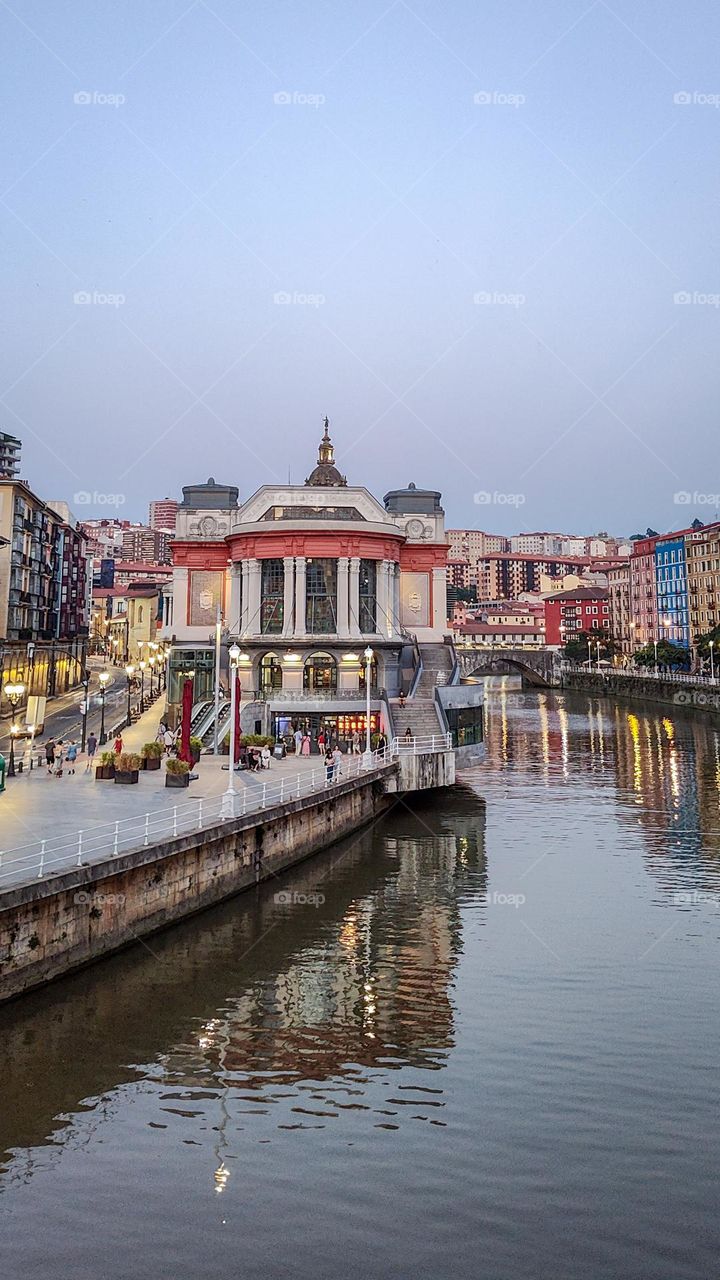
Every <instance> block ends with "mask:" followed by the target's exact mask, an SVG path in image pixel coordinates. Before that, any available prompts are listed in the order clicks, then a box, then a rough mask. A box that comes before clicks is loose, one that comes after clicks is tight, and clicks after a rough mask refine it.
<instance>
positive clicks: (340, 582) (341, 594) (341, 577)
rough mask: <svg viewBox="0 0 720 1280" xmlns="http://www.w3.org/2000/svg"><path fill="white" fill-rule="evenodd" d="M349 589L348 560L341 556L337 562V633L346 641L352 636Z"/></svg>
mask: <svg viewBox="0 0 720 1280" xmlns="http://www.w3.org/2000/svg"><path fill="white" fill-rule="evenodd" d="M348 588H349V582H348V558H347V556H340V557H339V558H338V562H337V633H338V637H339V638H340V639H344V640H346V639H347V638H348V636H349V635H350V614H349V609H350V601H349V597H348Z"/></svg>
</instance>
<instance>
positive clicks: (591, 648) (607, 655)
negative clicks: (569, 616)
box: [563, 627, 617, 663]
mask: <svg viewBox="0 0 720 1280" xmlns="http://www.w3.org/2000/svg"><path fill="white" fill-rule="evenodd" d="M598 640H599V641H600V660H601V662H602V661H605V662H611V661H612V659H613V657H614V655H615V652H616V650H617V644H616V642H615V641H614V640H613V638H612V636H611V635H610V632H609V631H606V630H605V629H604V628H603V627H598V628H597V629H596V630H593V631H578V632H577V634H575V635H573V636H572V637H571V638H570V639H568V641H567V643H566V644H565V647H564V649H563V655H564V657H566V658H567V659H568V661H569V662H578V663H579V662H587V660H588V658H589V659H590V660H591V661H592V662H596V661H597V656H598V650H597V642H598Z"/></svg>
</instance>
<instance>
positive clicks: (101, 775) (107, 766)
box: [95, 751, 115, 782]
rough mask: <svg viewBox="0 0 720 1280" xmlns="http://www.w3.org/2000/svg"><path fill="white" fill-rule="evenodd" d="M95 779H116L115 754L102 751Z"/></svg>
mask: <svg viewBox="0 0 720 1280" xmlns="http://www.w3.org/2000/svg"><path fill="white" fill-rule="evenodd" d="M95 777H96V778H98V779H102V780H104V781H106V782H107V781H110V780H111V779H112V778H114V777H115V752H114V751H101V752H100V763H99V765H97V766H96V768H95Z"/></svg>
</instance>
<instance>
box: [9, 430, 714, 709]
mask: <svg viewBox="0 0 720 1280" xmlns="http://www.w3.org/2000/svg"><path fill="white" fill-rule="evenodd" d="M21 447H22V446H21V441H20V440H19V439H18V438H17V437H15V436H12V435H9V434H7V433H0V646H1V647H2V680H3V682H5V681H6V680H10V679H17V678H19V675H21V676H22V678H23V680H24V682H25V684H26V685H27V689H28V693H41V694H46V695H48V696H54V695H56V694H59V693H62V692H64V691H66V690H67V689H69V688H72V687H74V686H75V685H77V684H79V683H80V682H81V680H82V678H83V672H84V670H85V664H86V660H87V657H88V655H89V654H91V653H107V654H109V655H110V656H111V657H112V658H114V659H115V660H116V661H118V662H124V661H129V660H130V659H135V658H137V656H138V654H139V653H140V651H141V650H142V648H143V646H144V645H147V644H151V643H152V642H153V641H154V639H155V636H156V634H158V633H159V632H161V631H162V630H163V628H167V627H168V626H169V624H170V623H171V621H172V618H173V606H172V597H173V577H174V568H173V549H172V548H173V539H174V537H175V531H176V523H177V517H178V509H179V507H180V503H179V502H178V500H177V499H175V498H173V497H164V498H158V499H156V500H154V501H152V502H151V503H150V505H149V510H148V519H147V523H140V522H136V521H132V520H129V519H121V518H119V517H118V516H117V515H113V516H102V517H93V518H87V519H85V518H82V517H81V516H80V517H79V516H78V514H77V512H73V511H72V510H71V509H70V507H69V505H68V503H67V502H66V501H65V500H62V499H51V498H41V497H40V496H38V495H37V494H36V493H35V492H34V491H33V490H32V488H31V487H30V485H29V483H28V482H27V481H26V480H25V479H22V478H21ZM341 479H342V478H341ZM411 488H412V486H411ZM446 542H447V552H446V581H447V609H446V613H447V630H448V632H450V633H451V634H452V635H453V638H454V639H455V640H456V641H457V642H459V643H461V644H472V645H487V646H524V647H547V648H567V646H568V645H571V644H572V642H573V641H574V640H575V641H578V642H579V641H580V640H581V638H583V639H584V641H585V642H586V644H587V649H588V659H591V658H592V656H593V652H596V653H597V650H593V648H592V644H593V640H594V639H596V640H599V639H601V640H602V641H603V643H606V642H607V649H608V653H607V656H608V657H612V660H613V661H614V662H615V663H618V662H621V663H628V662H630V661H631V660H632V658H633V655H634V654H636V653H637V652H638V651H639V650H642V649H644V648H645V649H647V648H648V647H652V646H657V644H658V643H659V642H665V643H666V644H670V645H674V646H677V647H678V648H679V649H683V650H686V651H687V653H688V661H690V660H691V657H692V651H693V648H694V647H695V646H696V645H697V644H698V642H699V641H701V640H702V639H703V637H705V638H707V636H708V635H712V633H713V631H714V629H715V628H716V627H719V626H720V522H718V521H716V522H713V523H710V524H707V525H703V524H702V523H701V522H700V521H699V520H696V521H695V522H694V523H693V524H692V525H690V526H689V527H687V528H683V529H679V530H672V531H670V532H664V533H661V532H658V531H656V530H653V529H647V530H646V532H645V533H644V534H641V533H636V534H633V535H632V536H630V537H618V536H614V535H611V534H609V533H607V532H599V533H597V534H573V533H558V532H521V533H517V534H515V535H512V536H509V537H508V536H503V535H501V534H497V533H492V532H487V531H483V530H478V529H449V530H448V531H447V535H446ZM175 576H177V569H176V570H175ZM273 629H274V628H273V626H272V625H271V624H269V625H268V636H270V635H271V634H272V631H273ZM656 656H657V650H656ZM3 710H5V708H3Z"/></svg>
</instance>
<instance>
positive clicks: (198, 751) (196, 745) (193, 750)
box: [190, 738, 203, 765]
mask: <svg viewBox="0 0 720 1280" xmlns="http://www.w3.org/2000/svg"><path fill="white" fill-rule="evenodd" d="M202 749H203V743H202V738H191V739H190V755H191V756H192V762H193V764H194V765H195V764H197V762H198V760H199V759H200V756H201V755H202Z"/></svg>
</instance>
